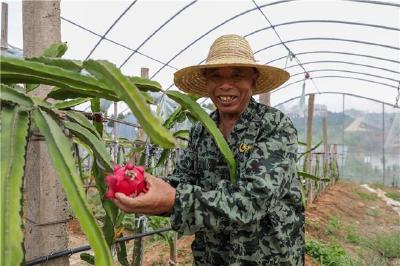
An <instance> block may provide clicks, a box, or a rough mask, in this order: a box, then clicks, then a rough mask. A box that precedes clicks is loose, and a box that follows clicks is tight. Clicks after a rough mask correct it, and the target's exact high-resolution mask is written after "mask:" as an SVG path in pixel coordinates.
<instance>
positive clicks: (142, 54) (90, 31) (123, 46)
mask: <svg viewBox="0 0 400 266" xmlns="http://www.w3.org/2000/svg"><path fill="white" fill-rule="evenodd" d="M60 18H61V19H62V20H64V21H66V22H68V23H70V24H71V25H74V26H75V27H78V28H80V29H81V30H84V31H86V32H89V33H90V34H93V35H95V36H97V37H100V38H101V37H102V36H101V35H100V34H98V33H96V32H94V31H92V30H90V29H88V28H86V27H84V26H82V25H79V24H78V23H76V22H74V21H72V20H69V19H67V18H65V17H62V16H61V17H60ZM104 40H106V41H109V42H110V43H112V44H115V45H116V46H119V47H122V48H125V49H127V50H129V51H135V50H134V49H132V48H130V47H128V46H126V45H124V44H121V43H119V42H116V41H114V40H111V39H109V38H107V37H104ZM136 52H137V53H138V54H140V55H141V56H144V57H146V58H148V59H150V60H152V61H154V62H157V63H160V64H165V63H164V62H162V61H160V60H158V59H156V58H154V57H151V56H149V55H147V54H144V53H142V52H140V51H136ZM166 66H167V67H170V68H172V69H175V70H178V68H176V67H174V66H171V65H166Z"/></svg>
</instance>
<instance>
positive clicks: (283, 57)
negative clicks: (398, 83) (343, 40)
mask: <svg viewBox="0 0 400 266" xmlns="http://www.w3.org/2000/svg"><path fill="white" fill-rule="evenodd" d="M304 54H343V55H354V56H360V57H366V58H372V59H376V60H382V61H387V62H392V63H398V64H400V61H397V60H392V59H388V58H383V57H378V56H372V55H367V54H357V53H348V52H341V51H331V50H326V51H322V50H321V51H309V52H301V53H296V56H298V55H304ZM286 58H287V55H285V56H281V57H279V58H276V59H273V60H271V61H268V62H266V63H265V65H267V64H271V63H273V62H276V61H278V60H281V59H286Z"/></svg>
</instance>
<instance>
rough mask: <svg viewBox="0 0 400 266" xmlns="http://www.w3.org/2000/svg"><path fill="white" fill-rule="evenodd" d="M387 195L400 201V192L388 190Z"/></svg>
mask: <svg viewBox="0 0 400 266" xmlns="http://www.w3.org/2000/svg"><path fill="white" fill-rule="evenodd" d="M385 195H386V197H388V198H391V199H393V200H396V201H400V192H395V191H394V192H386V193H385Z"/></svg>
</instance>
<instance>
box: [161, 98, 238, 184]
mask: <svg viewBox="0 0 400 266" xmlns="http://www.w3.org/2000/svg"><path fill="white" fill-rule="evenodd" d="M166 95H167V96H168V97H170V98H171V99H172V100H174V101H176V102H177V103H179V104H180V105H181V106H182V107H183V108H185V109H187V110H189V111H190V114H191V115H192V116H194V117H195V118H196V119H197V120H198V121H200V122H201V123H202V124H203V125H204V127H205V128H206V129H207V130H208V132H210V134H211V135H212V136H213V138H214V140H215V143H216V144H217V146H218V148H219V150H220V151H221V153H222V155H223V156H224V158H225V161H226V163H227V164H228V168H229V174H230V177H231V182H232V184H234V185H235V184H236V182H237V177H236V174H237V173H236V161H235V157H234V155H233V152H232V151H231V149H230V148H229V145H228V143H227V142H226V140H225V138H224V136H223V135H222V133H221V131H220V130H219V129H218V127H217V125H216V124H215V122H214V121H213V120H212V119H211V118H210V116H209V115H208V114H207V113H206V112H205V111H204V110H203V108H201V106H200V105H199V104H198V103H197V102H196V101H194V100H193V99H192V98H191V97H190V96H188V95H185V94H183V93H180V92H178V91H167V92H166Z"/></svg>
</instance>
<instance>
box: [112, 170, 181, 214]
mask: <svg viewBox="0 0 400 266" xmlns="http://www.w3.org/2000/svg"><path fill="white" fill-rule="evenodd" d="M144 179H145V181H146V183H147V188H148V191H147V192H146V193H145V194H140V195H138V196H137V197H135V198H131V197H128V196H126V195H125V194H123V193H115V199H114V200H113V202H114V203H115V205H117V207H118V208H120V209H121V210H123V211H125V212H128V213H131V212H134V213H140V214H146V215H160V214H166V213H171V211H172V208H173V207H174V203H175V194H176V191H175V188H173V187H172V186H171V185H169V184H168V183H167V182H165V181H164V180H162V179H161V178H157V177H154V176H152V175H150V174H148V173H144Z"/></svg>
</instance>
